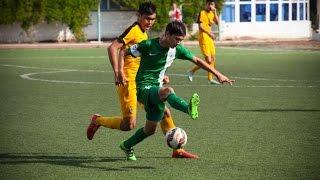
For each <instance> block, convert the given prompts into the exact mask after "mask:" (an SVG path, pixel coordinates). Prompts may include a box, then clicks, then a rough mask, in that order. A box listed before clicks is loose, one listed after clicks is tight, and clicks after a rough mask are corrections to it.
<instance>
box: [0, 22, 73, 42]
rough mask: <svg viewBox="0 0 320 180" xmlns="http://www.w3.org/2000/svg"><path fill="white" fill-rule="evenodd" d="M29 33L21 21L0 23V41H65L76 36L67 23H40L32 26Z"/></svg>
mask: <svg viewBox="0 0 320 180" xmlns="http://www.w3.org/2000/svg"><path fill="white" fill-rule="evenodd" d="M28 33H29V35H27V33H26V32H25V31H24V30H23V29H22V28H21V27H20V24H19V23H14V24H12V25H0V42H4V43H24V42H38V41H63V40H65V39H67V40H71V39H73V38H74V36H73V34H72V33H71V31H70V30H69V28H68V27H67V26H66V25H63V24H61V23H50V24H47V23H40V24H37V25H35V26H32V27H31V28H30V29H29V31H28Z"/></svg>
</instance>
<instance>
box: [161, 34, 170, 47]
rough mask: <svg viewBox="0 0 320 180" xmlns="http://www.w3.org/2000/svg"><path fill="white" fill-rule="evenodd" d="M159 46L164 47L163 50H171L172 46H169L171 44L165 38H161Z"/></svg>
mask: <svg viewBox="0 0 320 180" xmlns="http://www.w3.org/2000/svg"><path fill="white" fill-rule="evenodd" d="M159 44H160V46H161V47H163V48H169V47H170V46H169V43H168V42H167V40H166V38H165V36H161V37H160V38H159Z"/></svg>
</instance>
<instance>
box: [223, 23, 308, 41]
mask: <svg viewBox="0 0 320 180" xmlns="http://www.w3.org/2000/svg"><path fill="white" fill-rule="evenodd" d="M311 36H312V30H311V22H310V21H287V22H284V21H282V22H248V23H247V22H241V23H224V22H223V21H221V23H220V39H221V40H230V39H233V40H237V39H248V38H249V39H250V38H255V39H309V38H311Z"/></svg>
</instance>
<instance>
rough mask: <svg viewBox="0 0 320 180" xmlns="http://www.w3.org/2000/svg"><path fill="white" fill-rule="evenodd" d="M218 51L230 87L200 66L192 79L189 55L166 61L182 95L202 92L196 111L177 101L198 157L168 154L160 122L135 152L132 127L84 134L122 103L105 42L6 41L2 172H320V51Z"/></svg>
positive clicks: (43, 175) (162, 175)
mask: <svg viewBox="0 0 320 180" xmlns="http://www.w3.org/2000/svg"><path fill="white" fill-rule="evenodd" d="M191 49H192V51H193V52H194V53H195V54H197V55H199V56H201V55H200V51H199V49H198V48H197V47H192V48H191ZM217 53H218V55H217V59H218V60H217V68H218V69H219V70H221V71H222V72H224V73H225V74H227V75H228V76H230V77H232V78H234V79H235V80H236V81H237V82H236V83H235V84H234V86H232V87H231V86H228V85H224V86H209V85H208V84H207V80H206V73H205V72H204V71H202V70H200V71H199V72H198V73H197V74H196V76H195V78H194V82H192V83H189V82H188V81H187V78H186V77H184V76H181V74H184V73H185V72H186V71H187V70H188V69H190V68H191V67H192V64H191V63H188V62H186V61H179V60H177V61H176V62H175V63H174V64H173V66H172V67H171V69H169V71H168V73H169V74H170V80H171V84H172V86H173V87H174V89H175V91H176V93H177V94H178V95H179V96H181V97H184V98H189V96H190V95H191V94H192V93H194V92H197V93H198V94H199V95H200V99H201V104H200V114H199V119H198V120H197V121H192V120H190V118H189V117H188V116H187V115H185V114H183V113H181V112H178V111H177V110H172V114H173V117H174V120H175V123H176V125H177V126H179V127H182V128H183V129H185V130H186V132H187V134H188V144H187V146H186V149H187V150H189V151H191V152H195V153H197V154H198V155H199V156H200V159H198V160H184V159H172V158H170V156H171V150H170V149H169V148H168V147H167V146H166V144H165V141H164V138H163V135H162V133H161V131H160V129H159V130H158V131H157V133H156V134H155V135H154V136H152V137H150V138H148V139H147V140H145V141H143V142H142V143H140V144H139V145H138V146H137V147H136V148H135V149H136V156H137V158H138V160H137V161H136V162H127V161H126V160H125V156H124V154H123V152H121V150H120V149H119V148H118V145H119V143H120V142H121V141H122V140H124V139H126V138H127V137H129V136H131V135H132V134H133V133H134V131H131V132H120V131H116V130H110V129H105V128H101V129H100V130H99V131H98V132H97V134H96V136H95V138H94V139H93V140H92V141H88V140H87V139H86V134H85V132H86V127H87V125H88V123H89V118H90V116H91V114H93V113H97V112H98V113H101V114H103V115H118V114H119V113H120V110H119V103H118V100H117V95H116V91H115V87H114V85H113V73H112V72H111V70H112V69H111V67H110V65H109V61H108V59H107V57H106V50H105V49H41V50H39V49H37V50H32V49H28V50H3V49H2V50H0V80H1V88H0V93H1V95H0V100H1V115H0V118H1V120H0V127H1V130H0V143H1V146H0V179H132V178H136V179H138V178H141V179H150V178H153V179H178V178H181V179H319V178H320V163H319V162H320V121H319V120H320V71H319V67H320V52H319V51H317V52H316V51H280V50H279V51H274V50H273V51H268V50H249V49H236V48H218V49H217ZM201 57H202V56H201ZM30 73H34V74H30ZM28 74H29V75H28ZM22 75H25V76H24V77H25V78H26V77H29V78H33V79H36V80H29V79H24V78H22V77H21V76H22ZM138 117H139V119H138V127H142V126H143V124H144V121H145V113H144V111H143V110H142V109H140V110H139V114H138Z"/></svg>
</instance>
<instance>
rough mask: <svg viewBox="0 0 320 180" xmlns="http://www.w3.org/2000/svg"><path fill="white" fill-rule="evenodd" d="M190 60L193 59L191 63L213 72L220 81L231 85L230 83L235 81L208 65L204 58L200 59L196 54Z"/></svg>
mask: <svg viewBox="0 0 320 180" xmlns="http://www.w3.org/2000/svg"><path fill="white" fill-rule="evenodd" d="M192 61H193V63H195V64H196V65H198V66H199V67H201V68H202V69H204V70H206V71H208V72H211V73H212V74H214V75H215V76H216V77H217V79H218V80H219V82H220V83H228V84H230V85H232V83H234V82H235V80H231V79H229V78H228V77H227V76H225V75H223V74H222V73H220V72H219V71H218V70H216V69H215V68H213V67H212V66H210V65H209V64H208V63H206V62H205V61H204V60H202V59H200V58H198V57H196V56H194V57H193V59H192Z"/></svg>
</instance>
